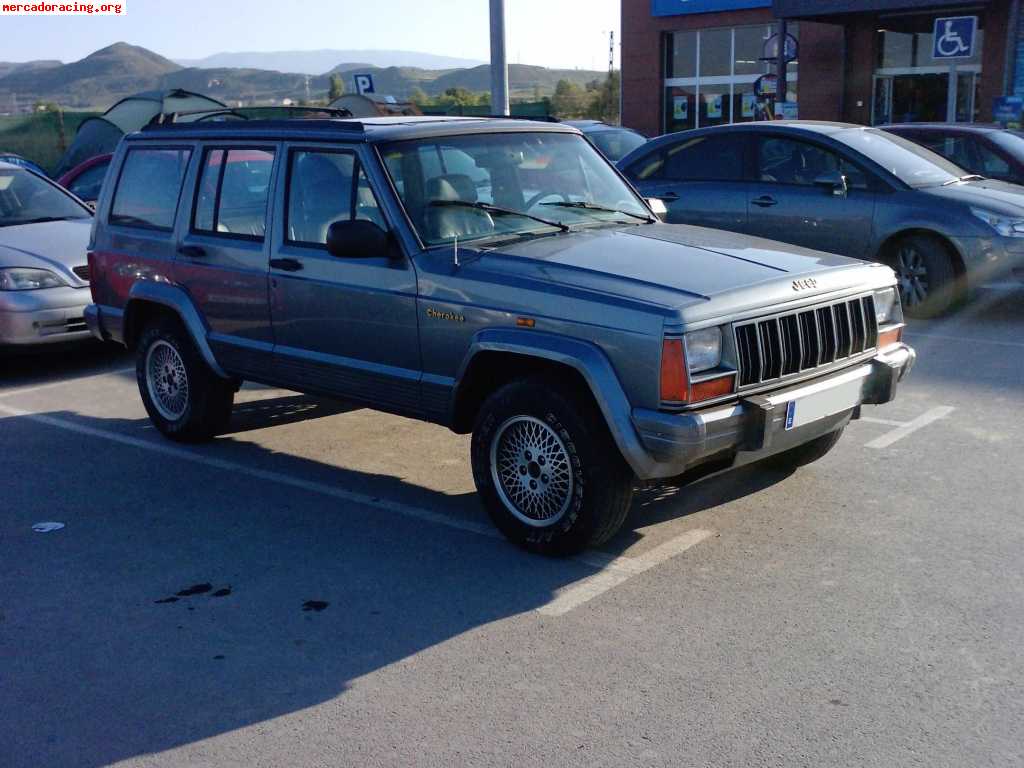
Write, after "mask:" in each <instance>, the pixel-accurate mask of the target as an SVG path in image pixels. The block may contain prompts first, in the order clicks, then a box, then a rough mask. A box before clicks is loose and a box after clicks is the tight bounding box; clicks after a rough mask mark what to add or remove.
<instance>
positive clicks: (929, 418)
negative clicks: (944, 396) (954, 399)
mask: <svg viewBox="0 0 1024 768" xmlns="http://www.w3.org/2000/svg"><path fill="white" fill-rule="evenodd" d="M955 410H956V409H955V408H952V407H950V406H948V405H939V406H936V407H935V408H931V409H929V410H927V411H925V412H924V413H922V414H921V415H920V416H918V417H917V418H916V419H914V420H912V421H908V422H905V423H903V424H901V425H900V426H898V427H896V429H894V430H892V431H890V432H886V433H885V434H884V435H882V436H881V437H877V438H875V439H874V440H872V441H871V442H870V443H868V444H867V445H866V446H865V447H866V448H888V447H889V446H890V445H892V444H893V443H895V442H896V441H897V440H902V439H903V438H904V437H907V436H908V435H912V434H913V433H914V432H917V430H919V429H921V427H926V426H928V425H929V424H931V423H932V422H933V421H938V420H939V419H944V418H946V417H947V416H949V414H951V413H952V412H953V411H955Z"/></svg>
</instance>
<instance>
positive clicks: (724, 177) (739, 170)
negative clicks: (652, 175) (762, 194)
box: [659, 136, 743, 181]
mask: <svg viewBox="0 0 1024 768" xmlns="http://www.w3.org/2000/svg"><path fill="white" fill-rule="evenodd" d="M659 178H662V179H667V180H669V181H740V180H742V179H743V139H742V138H741V137H737V136H697V137H695V138H692V139H689V140H687V141H683V142H681V143H679V144H676V145H675V146H674V147H671V148H670V149H669V150H668V151H667V152H666V153H665V165H664V167H663V168H662V169H661V173H660V176H659Z"/></svg>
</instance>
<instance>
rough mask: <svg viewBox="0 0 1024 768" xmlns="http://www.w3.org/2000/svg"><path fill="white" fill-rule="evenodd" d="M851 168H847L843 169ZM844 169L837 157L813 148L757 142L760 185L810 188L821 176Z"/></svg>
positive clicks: (788, 141) (779, 140)
mask: <svg viewBox="0 0 1024 768" xmlns="http://www.w3.org/2000/svg"><path fill="white" fill-rule="evenodd" d="M851 167H852V166H849V165H847V166H846V169H848V168H851ZM846 169H844V168H843V167H842V161H841V160H840V157H839V155H837V154H835V153H834V152H830V151H829V150H827V149H825V148H823V147H819V146H816V145H814V144H808V143H806V142H803V141H794V140H793V139H783V138H777V137H764V138H762V139H761V140H760V141H759V142H758V150H757V177H758V179H760V180H761V181H766V182H773V183H777V184H797V185H800V186H812V185H813V184H814V180H815V179H816V178H818V177H819V176H821V175H822V174H823V173H829V172H835V171H838V172H846ZM847 175H850V174H849V173H847ZM861 177H862V179H863V174H861ZM851 181H852V180H851Z"/></svg>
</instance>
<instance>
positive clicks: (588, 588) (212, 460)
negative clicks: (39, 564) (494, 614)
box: [0, 403, 712, 616]
mask: <svg viewBox="0 0 1024 768" xmlns="http://www.w3.org/2000/svg"><path fill="white" fill-rule="evenodd" d="M0 414H6V415H8V416H15V417H19V418H23V419H27V420H29V421H34V422H37V423H39V424H46V425H47V426H50V427H55V428H57V429H63V430H66V431H68V432H75V433H77V434H80V435H87V436H89V437H95V438H98V439H100V440H108V441H110V442H113V443H120V444H121V445H126V446H129V447H131V448H139V449H142V450H145V451H152V452H153V453H159V454H162V455H164V456H170V457H172V458H175V459H180V460H182V461H188V462H192V463H193V464H202V465H204V466H207V467H211V468H213V469H218V470H222V471H227V472H233V473H236V474H240V475H247V476H249V477H254V478H257V479H260V480H266V481H268V482H272V483H279V484H281V485H286V486H289V487H292V488H298V489H300V490H304V491H309V492H311V493H318V494H321V495H324V496H329V497H331V498H335V499H340V500H342V501H346V502H350V503H353V504H360V505H362V506H366V507H374V508H376V509H383V510H386V511H388V512H394V513H396V514H399V515H403V516H405V517H409V518H413V519H416V520H421V521H423V522H427V523H433V524H435V525H443V526H446V527H448V528H455V529H458V530H462V531H468V532H470V533H475V534H478V535H480V536H486V537H488V538H492V539H494V538H501V534H500V533H499V532H498V531H497V530H495V529H494V527H493V526H491V525H490V524H486V523H478V522H475V521H473V520H459V519H457V518H453V517H449V516H448V515H444V514H441V513H439V512H433V511H431V510H429V509H423V508H421V507H414V506H412V505H409V504H402V503H400V502H397V501H389V500H387V499H381V498H379V497H376V496H369V495H367V494H364V493H357V492H355V491H347V490H345V489H343V488H338V487H336V486H333V485H327V484H326V483H318V482H316V481H313V480H303V479H302V478H298V477H292V476H291V475H286V474H283V473H281V472H272V471H270V470H265V469H256V468H254V467H250V466H246V465H245V464H239V463H237V462H234V461H228V460H226V459H219V458H216V457H214V456H208V455H205V454H202V453H197V452H194V451H191V450H188V449H186V448H179V447H177V446H174V445H171V444H168V443H157V442H153V441H151V440H143V439H142V438H138V437H132V436H131V435H123V434H120V433H118V432H109V431H107V430H104V429H97V428H96V427H90V426H86V425H84V424H76V423H75V422H73V421H69V420H67V419H61V418H57V417H54V416H47V415H45V414H41V413H35V412H33V411H26V410H23V409H21V408H15V407H13V406H10V405H5V404H2V403H0ZM711 534H712V532H711V531H705V530H693V531H688V532H687V533H684V534H681V535H680V536H677V537H676V538H674V539H672V540H671V541H668V542H666V543H665V544H662V545H660V546H657V547H655V548H653V549H652V550H650V551H649V552H647V553H645V554H643V555H641V556H640V557H635V558H634V557H623V556H619V557H616V556H614V555H610V554H607V553H604V552H599V551H593V552H585V553H583V554H581V555H578V556H577V557H575V558H574V559H575V560H576V561H577V562H580V563H583V564H585V565H589V566H591V567H593V568H597V569H598V573H596V574H594V575H593V576H588V577H586V578H584V579H583V580H581V581H578V582H576V583H575V584H574V585H571V586H569V587H567V588H565V589H563V590H559V592H558V593H556V596H555V598H554V599H552V600H551V602H549V603H548V604H546V605H544V606H541V608H539V609H538V610H540V612H541V613H543V614H545V615H547V616H560V615H562V614H564V613H567V612H568V611H571V610H572V609H573V608H575V607H577V606H579V605H582V604H583V603H585V602H587V601H588V600H591V599H592V598H594V597H597V596H598V595H600V594H602V593H603V592H607V591H608V590H609V589H612V588H613V587H616V586H618V585H619V584H622V583H623V582H625V581H627V580H629V579H631V578H632V577H633V576H636V575H637V574H640V573H644V572H645V571H648V570H650V569H651V568H653V567H654V566H656V565H658V564H660V563H663V562H665V561H666V560H668V559H669V558H671V557H675V556H676V555H678V554H680V553H682V552H685V551H686V550H687V549H689V548H690V547H692V546H693V545H694V544H697V543H699V542H701V541H703V540H704V539H706V538H707V537H708V536H710V535H711Z"/></svg>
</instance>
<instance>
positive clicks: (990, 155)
mask: <svg viewBox="0 0 1024 768" xmlns="http://www.w3.org/2000/svg"><path fill="white" fill-rule="evenodd" d="M973 144H974V154H975V157H977V158H978V163H977V166H978V167H977V171H978V173H980V174H981V175H982V176H993V177H997V178H998V177H1000V176H1001V177H1004V178H1005V177H1007V176H1009V175H1010V164H1009V163H1008V162H1007V161H1006V160H1005V159H1004V158H1002V157H1000V156H999V155H997V154H996V153H995V152H994V151H993V150H992V149H990V148H989V147H988V146H986V145H985V144H984V143H983V142H981V141H978V140H977V139H974V140H973Z"/></svg>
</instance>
